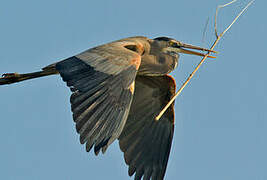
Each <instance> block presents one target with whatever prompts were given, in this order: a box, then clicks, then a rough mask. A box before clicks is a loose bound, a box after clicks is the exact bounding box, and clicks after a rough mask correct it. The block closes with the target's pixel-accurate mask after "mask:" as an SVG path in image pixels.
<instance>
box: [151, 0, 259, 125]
mask: <svg viewBox="0 0 267 180" xmlns="http://www.w3.org/2000/svg"><path fill="white" fill-rule="evenodd" d="M235 1H236V0H233V1H231V2H229V3H227V4H224V5H219V6H218V7H217V9H216V14H215V28H214V31H215V35H216V40H215V41H214V43H213V45H212V46H211V48H210V49H211V50H213V49H214V48H215V46H216V45H217V43H218V42H219V41H220V39H221V38H222V36H223V35H224V34H225V33H226V32H227V31H228V30H229V29H230V28H231V27H232V25H233V24H234V23H235V22H236V21H237V19H238V18H239V17H240V16H241V15H242V14H243V13H244V11H245V10H246V9H247V8H248V7H249V6H250V5H251V4H252V3H253V2H254V1H255V0H252V1H250V2H249V3H248V4H247V5H246V7H245V8H243V9H242V11H241V12H240V13H239V14H238V15H237V16H236V17H235V19H234V20H233V21H232V23H231V24H230V25H229V26H228V27H227V28H225V30H224V31H223V32H222V33H221V34H220V35H218V33H217V14H218V11H219V9H220V8H223V7H226V6H228V5H230V4H232V3H234V2H235ZM210 54H211V52H208V53H207V54H206V55H205V56H204V57H203V58H202V60H201V61H200V62H199V64H198V65H197V66H196V68H195V69H194V71H193V72H192V73H191V74H190V75H189V77H188V78H187V80H186V81H185V82H184V84H183V85H182V86H181V87H180V89H179V90H178V91H177V92H176V93H175V95H174V96H173V97H172V99H171V100H170V101H169V102H168V104H167V105H166V106H165V107H164V108H163V109H162V110H161V111H160V113H159V115H158V116H157V117H156V118H155V120H156V121H158V120H159V119H160V118H161V116H162V115H163V114H164V112H165V111H166V110H167V109H168V108H169V106H170V105H171V104H172V103H173V102H174V100H175V99H176V98H177V96H179V94H181V92H182V91H183V89H184V88H185V86H186V85H187V84H188V83H189V81H190V80H191V79H192V78H193V76H194V74H195V73H196V72H197V70H198V69H199V68H200V66H201V65H202V64H203V62H204V61H205V59H207V57H208V55H210Z"/></svg>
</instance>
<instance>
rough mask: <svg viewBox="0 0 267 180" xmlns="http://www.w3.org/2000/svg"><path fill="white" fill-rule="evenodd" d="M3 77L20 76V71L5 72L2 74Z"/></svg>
mask: <svg viewBox="0 0 267 180" xmlns="http://www.w3.org/2000/svg"><path fill="white" fill-rule="evenodd" d="M2 77H3V78H16V77H19V74H18V73H5V74H2Z"/></svg>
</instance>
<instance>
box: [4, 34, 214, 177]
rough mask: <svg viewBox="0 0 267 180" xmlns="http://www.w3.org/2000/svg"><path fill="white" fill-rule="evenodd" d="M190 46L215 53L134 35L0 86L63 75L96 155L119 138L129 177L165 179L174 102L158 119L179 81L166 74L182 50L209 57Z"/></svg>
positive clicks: (13, 76) (9, 77)
mask: <svg viewBox="0 0 267 180" xmlns="http://www.w3.org/2000/svg"><path fill="white" fill-rule="evenodd" d="M187 49H196V50H201V51H208V52H209V51H211V50H209V49H205V48H201V47H197V46H192V45H188V44H184V43H181V42H179V41H176V40H174V39H171V38H168V37H159V38H155V39H148V38H146V37H130V38H125V39H121V40H118V41H114V42H111V43H107V44H104V45H101V46H97V47H94V48H91V49H89V50H87V51H84V52H82V53H80V54H78V55H76V56H73V57H70V58H67V59H65V60H63V61H59V62H57V63H54V64H51V65H49V66H46V67H44V68H43V69H42V71H39V72H34V73H27V74H17V73H7V74H4V75H3V77H2V78H0V85H3V84H11V83H15V82H19V81H24V80H27V79H32V78H38V77H42V76H48V75H52V74H60V75H61V77H62V78H63V81H65V82H66V83H67V86H69V87H70V89H71V91H72V95H71V97H70V102H71V110H72V112H73V119H74V122H75V123H76V130H77V132H78V133H79V134H80V142H81V144H86V151H88V152H89V151H90V149H91V148H92V147H93V146H94V152H95V154H96V155H97V154H98V153H99V151H100V150H101V149H102V152H103V153H104V152H105V151H106V150H107V148H108V146H109V145H110V144H111V143H112V142H113V141H114V140H116V139H118V140H119V144H120V149H121V150H122V151H123V152H124V158H125V162H126V164H128V165H129V171H128V173H129V175H130V176H132V175H133V174H134V173H135V179H141V178H142V177H143V179H145V180H147V179H150V178H152V179H153V180H154V179H163V177H164V174H165V171H166V167H167V162H168V158H169V153H170V149H171V143H172V138H173V129H174V107H173V104H172V106H170V107H169V108H168V110H167V112H165V114H164V115H163V116H162V117H161V118H160V119H159V120H158V121H156V120H155V117H156V115H157V114H158V113H159V112H160V110H161V109H162V108H163V107H164V106H165V105H166V104H167V103H168V101H169V100H170V98H171V97H172V96H173V95H174V93H175V86H176V85H175V80H174V79H173V78H172V77H171V76H169V75H167V74H168V73H170V72H171V71H173V70H174V68H175V67H176V66H177V64H178V58H179V54H178V53H186V54H193V55H198V56H204V54H202V53H199V52H194V51H190V50H187ZM211 52H213V51H211ZM209 57H213V56H209Z"/></svg>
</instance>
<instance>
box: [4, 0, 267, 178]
mask: <svg viewBox="0 0 267 180" xmlns="http://www.w3.org/2000/svg"><path fill="white" fill-rule="evenodd" d="M226 2H228V1H222V0H220V1H214V0H206V1H178V0H164V1H163V0H162V1H160V0H147V1H145V0H134V1H125V0H113V1H108V0H106V1H104V0H95V1H93V0H87V1H86V0H79V1H74V0H72V1H71V0H46V1H43V0H23V1H21V0H2V1H1V2H0V52H1V53H0V73H1V74H2V73H5V72H21V73H23V72H31V71H38V70H40V69H41V68H42V67H44V66H46V65H49V64H51V63H53V62H56V61H59V60H62V59H64V58H67V57H69V56H72V55H75V54H77V53H79V52H81V51H84V50H86V49H88V48H91V47H94V46H97V45H100V44H102V43H107V42H110V41H113V40H117V39H121V38H125V37H129V36H136V35H144V36H147V37H150V38H154V37H157V36H170V37H172V38H175V39H177V40H180V41H183V42H185V43H191V44H194V45H199V46H205V47H210V45H211V44H212V42H213V41H214V39H215V36H214V33H213V23H214V13H215V9H216V6H217V5H218V4H223V3H226ZM247 2H248V1H242V0H240V1H238V2H237V3H235V4H234V5H232V6H229V7H227V8H225V9H223V10H222V11H220V14H219V20H218V24H219V27H218V28H219V30H222V29H223V28H224V27H225V26H226V25H227V24H228V23H230V22H231V21H232V19H233V17H234V16H235V15H236V14H237V13H238V12H239V11H240V10H241V9H242V7H244V6H245V4H246V3H247ZM266 7H267V1H263V0H256V2H255V3H254V4H253V5H252V6H251V7H250V8H249V9H248V11H246V13H245V14H244V15H243V16H242V17H241V18H240V19H239V20H238V22H237V23H236V24H235V25H234V26H233V27H232V29H230V31H229V32H227V34H225V36H224V38H223V39H222V40H221V42H220V43H219V44H218V46H217V47H216V50H217V51H219V52H220V53H219V54H218V57H217V59H215V60H208V61H206V62H205V63H204V65H203V66H202V67H201V69H200V70H199V72H197V74H196V76H195V77H194V78H193V80H192V81H191V82H190V84H189V86H187V87H186V88H185V89H184V91H183V92H182V94H181V96H179V98H178V99H177V100H176V104H175V111H176V125H175V133H174V138H173V144H172V150H171V153H170V158H169V163H168V167H167V172H166V176H165V178H166V179H167V180H174V179H180V180H196V179H200V180H202V179H205V180H215V179H216V180H239V179H240V180H266V179H267V155H266V152H267V122H266V121H267V95H266V92H267V58H266V52H267V45H266V42H267V38H266V37H267V36H266V33H267V21H266V17H267V15H266ZM208 18H209V23H208V26H207V33H206V35H205V41H204V42H203V41H202V39H203V38H202V37H203V31H204V27H205V24H206V21H207V19H208ZM199 61H200V58H199V57H193V56H189V55H181V58H180V62H179V66H178V68H177V69H176V70H175V71H174V72H173V73H172V74H173V75H174V76H175V78H176V80H177V86H178V87H180V86H181V84H182V82H184V80H185V79H186V77H187V76H188V75H189V74H190V73H191V72H192V70H193V69H194V67H195V66H196V64H197V63H198V62H199ZM70 94H71V93H70V90H69V89H68V88H67V87H66V85H65V83H64V82H63V81H62V80H61V78H60V77H59V76H51V77H45V78H40V79H35V80H30V81H27V82H23V83H18V84H14V85H10V86H1V87H0V117H1V118H0V121H1V126H0V142H1V145H0V179H5V180H16V179H20V180H23V179H25V180H26V179H27V180H29V179H32V180H36V179H38V180H46V179H60V180H61V179H62V180H73V179H114V180H118V179H129V178H128V174H127V166H126V165H125V163H124V159H123V154H122V152H121V151H120V150H119V147H118V143H117V141H116V142H115V143H113V144H112V145H111V146H110V148H109V149H108V151H107V152H106V153H105V154H104V155H102V154H100V155H99V156H97V157H96V156H95V155H94V153H93V152H90V153H86V152H85V148H84V147H83V146H81V145H80V143H79V137H78V135H77V133H76V131H75V126H74V122H73V120H72V116H71V111H70V103H69V96H70Z"/></svg>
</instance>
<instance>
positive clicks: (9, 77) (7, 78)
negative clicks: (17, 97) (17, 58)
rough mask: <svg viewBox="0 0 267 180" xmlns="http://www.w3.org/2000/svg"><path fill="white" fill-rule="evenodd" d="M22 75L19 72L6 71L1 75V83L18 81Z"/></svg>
mask: <svg viewBox="0 0 267 180" xmlns="http://www.w3.org/2000/svg"><path fill="white" fill-rule="evenodd" d="M20 76H21V75H20V74H18V73H5V74H3V75H2V77H0V85H4V84H12V83H14V82H18V79H19V78H20Z"/></svg>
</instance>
